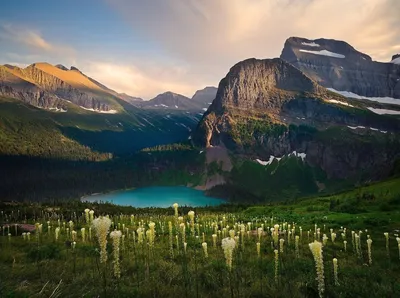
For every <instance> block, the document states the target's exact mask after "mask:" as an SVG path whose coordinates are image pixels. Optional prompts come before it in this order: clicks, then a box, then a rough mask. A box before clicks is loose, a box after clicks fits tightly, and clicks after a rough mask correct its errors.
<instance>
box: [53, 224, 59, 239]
mask: <svg viewBox="0 0 400 298" xmlns="http://www.w3.org/2000/svg"><path fill="white" fill-rule="evenodd" d="M54 236H55V238H56V241H57V240H58V238H59V237H60V227H57V228H56V229H55V230H54Z"/></svg>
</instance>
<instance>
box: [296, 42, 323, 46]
mask: <svg viewBox="0 0 400 298" xmlns="http://www.w3.org/2000/svg"><path fill="white" fill-rule="evenodd" d="M301 44H302V45H304V46H309V47H319V46H320V45H319V44H317V43H315V42H304V41H303V42H302V43H301Z"/></svg>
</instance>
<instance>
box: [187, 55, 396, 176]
mask: <svg viewBox="0 0 400 298" xmlns="http://www.w3.org/2000/svg"><path fill="white" fill-rule="evenodd" d="M338 102H340V103H339V104H338ZM348 105H349V103H348V102H346V99H345V98H343V97H341V96H338V95H335V94H332V93H330V92H328V91H327V90H326V89H325V88H323V87H321V86H320V85H318V84H317V83H316V82H315V81H314V80H312V79H310V78H309V77H308V76H306V75H305V74H304V73H303V72H301V71H300V70H298V69H297V68H295V67H294V66H292V65H291V64H289V63H287V62H285V61H283V60H281V59H272V60H268V59H267V60H256V59H249V60H245V61H242V62H240V63H238V64H236V65H235V66H233V67H232V68H231V69H230V71H229V73H228V74H227V76H226V77H225V78H224V79H222V80H221V82H220V84H219V88H218V92H217V95H216V98H215V100H214V101H213V103H212V105H211V106H210V108H209V109H208V111H207V112H206V113H205V114H204V116H203V119H202V120H201V122H200V123H199V125H198V127H197V129H196V131H195V132H194V133H193V135H192V139H193V141H194V143H195V144H197V145H200V146H204V147H209V146H223V147H227V148H228V149H230V150H232V151H234V152H236V153H239V154H242V155H246V156H248V157H250V158H260V159H263V160H268V159H269V157H270V156H271V155H272V156H276V157H282V156H284V155H288V154H289V153H291V152H293V151H297V152H302V153H305V154H306V162H307V163H309V164H310V165H313V166H318V167H320V168H322V169H323V170H325V171H326V172H327V174H328V175H329V176H330V177H335V178H345V177H349V176H354V175H356V174H357V173H358V172H360V171H368V170H372V169H374V170H375V172H377V171H379V173H383V172H385V171H386V173H387V171H389V169H390V167H391V165H392V163H393V161H394V160H395V158H396V157H399V156H400V146H399V142H398V139H397V137H395V136H396V134H397V133H398V131H400V125H399V121H398V120H397V119H394V118H390V117H386V116H380V115H375V114H373V113H371V112H369V111H368V110H365V109H363V108H362V107H355V106H354V107H352V106H348ZM349 126H350V127H349ZM357 126H358V128H355V127H357ZM389 143H390V144H392V145H391V146H390V147H388V146H387V144H389ZM378 169H379V170H378Z"/></svg>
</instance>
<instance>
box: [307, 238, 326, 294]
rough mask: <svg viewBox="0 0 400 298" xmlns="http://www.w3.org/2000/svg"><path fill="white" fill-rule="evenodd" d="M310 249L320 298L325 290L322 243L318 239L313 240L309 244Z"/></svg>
mask: <svg viewBox="0 0 400 298" xmlns="http://www.w3.org/2000/svg"><path fill="white" fill-rule="evenodd" d="M309 246H310V250H311V252H312V254H313V257H314V261H315V268H316V271H317V278H316V280H317V281H318V293H319V296H320V297H321V298H322V297H323V293H324V290H325V284H324V262H323V258H322V243H321V242H318V241H314V242H312V243H310V244H309Z"/></svg>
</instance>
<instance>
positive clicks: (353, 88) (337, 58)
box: [280, 37, 400, 98]
mask: <svg viewBox="0 0 400 298" xmlns="http://www.w3.org/2000/svg"><path fill="white" fill-rule="evenodd" d="M280 57H281V58H282V59H283V60H285V61H287V62H289V63H291V64H292V65H294V66H295V67H296V68H298V69H300V70H301V71H303V72H304V73H305V74H307V75H308V76H309V77H310V78H312V79H314V80H315V81H316V82H318V83H319V84H320V85H322V86H324V87H327V88H333V89H335V90H339V91H349V92H353V93H355V94H358V95H361V96H367V97H393V98H400V65H398V64H396V63H381V62H376V61H372V59H371V57H370V56H368V55H366V54H364V53H361V52H359V51H357V50H356V49H354V48H353V47H352V46H351V45H349V44H348V43H346V42H344V41H339V40H333V39H324V38H320V39H316V40H308V39H305V38H300V37H290V38H289V39H287V40H286V42H285V45H284V48H283V51H282V54H281V56H280ZM394 57H395V56H394ZM393 60H394V59H393ZM399 62H400V61H399Z"/></svg>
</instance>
